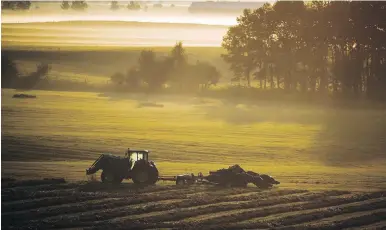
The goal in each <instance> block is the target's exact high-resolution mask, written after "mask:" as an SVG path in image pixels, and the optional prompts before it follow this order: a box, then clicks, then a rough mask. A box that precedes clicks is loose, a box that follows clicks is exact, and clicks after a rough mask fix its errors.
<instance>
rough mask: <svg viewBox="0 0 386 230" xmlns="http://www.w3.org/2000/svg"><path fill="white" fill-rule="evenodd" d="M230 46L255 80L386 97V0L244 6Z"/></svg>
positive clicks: (241, 71)
mask: <svg viewBox="0 0 386 230" xmlns="http://www.w3.org/2000/svg"><path fill="white" fill-rule="evenodd" d="M222 46H223V47H224V48H225V49H226V50H227V54H225V55H224V56H223V58H224V60H225V61H226V62H228V63H229V64H230V68H231V70H232V71H233V73H234V75H235V77H234V79H232V80H233V81H246V83H247V85H248V86H251V82H252V81H254V80H256V81H258V82H259V87H260V88H262V89H265V90H273V89H283V90H284V91H286V92H295V91H296V92H302V93H309V92H316V93H320V94H327V93H332V94H334V95H341V96H344V97H348V98H358V97H360V96H363V95H364V96H366V97H367V98H370V99H383V100H384V99H386V2H382V1H378V2H375V1H374V2H372V1H330V2H329V1H312V2H303V1H278V2H276V3H275V4H273V5H271V4H268V3H267V4H265V5H264V6H263V7H261V8H258V9H254V10H250V9H246V10H244V12H243V14H242V15H241V16H240V17H238V18H237V25H235V26H232V27H231V28H229V30H228V31H227V33H226V35H225V36H224V38H223V42H222Z"/></svg>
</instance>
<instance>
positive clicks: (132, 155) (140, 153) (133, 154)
mask: <svg viewBox="0 0 386 230" xmlns="http://www.w3.org/2000/svg"><path fill="white" fill-rule="evenodd" d="M125 157H127V158H129V160H130V162H131V168H133V167H134V164H135V162H137V161H139V160H144V161H145V162H148V160H149V151H148V150H131V149H127V151H126V154H125Z"/></svg>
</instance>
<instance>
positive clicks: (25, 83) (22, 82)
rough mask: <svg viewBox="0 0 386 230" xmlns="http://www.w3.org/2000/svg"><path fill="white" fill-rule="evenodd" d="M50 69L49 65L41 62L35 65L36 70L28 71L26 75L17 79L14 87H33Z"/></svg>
mask: <svg viewBox="0 0 386 230" xmlns="http://www.w3.org/2000/svg"><path fill="white" fill-rule="evenodd" d="M50 70H51V66H49V65H48V64H46V63H41V64H39V65H37V66H36V71H35V72H32V73H30V74H29V75H27V76H24V77H21V78H19V79H18V84H17V86H16V88H18V89H26V90H29V89H32V88H34V87H35V86H36V85H37V84H38V83H39V82H40V80H42V78H43V77H46V76H47V74H48V73H49V71H50Z"/></svg>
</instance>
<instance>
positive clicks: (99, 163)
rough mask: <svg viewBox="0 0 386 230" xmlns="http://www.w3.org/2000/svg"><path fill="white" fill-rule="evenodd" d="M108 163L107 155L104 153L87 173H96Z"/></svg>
mask: <svg viewBox="0 0 386 230" xmlns="http://www.w3.org/2000/svg"><path fill="white" fill-rule="evenodd" d="M105 163H106V156H105V155H104V154H102V155H100V156H99V158H98V159H97V160H96V161H95V162H94V163H93V164H92V165H91V166H90V168H88V169H86V175H91V174H94V173H96V172H97V171H98V170H100V169H102V168H103V167H104V165H105Z"/></svg>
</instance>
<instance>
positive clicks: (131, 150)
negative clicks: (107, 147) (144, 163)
mask: <svg viewBox="0 0 386 230" xmlns="http://www.w3.org/2000/svg"><path fill="white" fill-rule="evenodd" d="M128 152H129V153H135V152H140V153H143V152H146V153H149V150H146V149H128Z"/></svg>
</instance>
